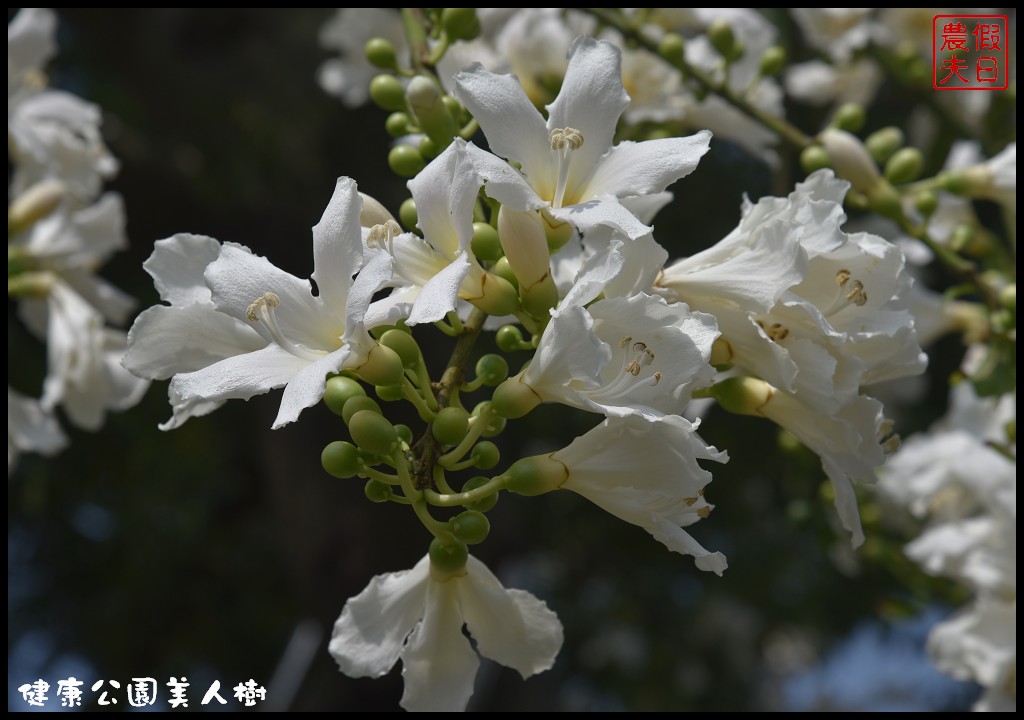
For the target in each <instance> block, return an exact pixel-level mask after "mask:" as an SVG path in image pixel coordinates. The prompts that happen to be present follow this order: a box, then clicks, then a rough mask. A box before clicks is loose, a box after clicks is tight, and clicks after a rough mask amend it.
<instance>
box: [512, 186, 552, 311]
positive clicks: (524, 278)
mask: <svg viewBox="0 0 1024 720" xmlns="http://www.w3.org/2000/svg"><path fill="white" fill-rule="evenodd" d="M498 234H499V236H500V238H501V249H502V250H504V251H505V258H506V259H507V260H508V262H509V265H510V266H511V268H512V271H513V272H514V273H515V275H516V277H517V278H518V279H519V289H520V290H528V289H530V288H532V287H533V285H534V284H536V283H540V282H542V281H543V280H544V279H545V278H548V277H550V274H551V261H550V257H549V252H548V240H547V235H546V234H545V232H544V224H543V223H542V222H541V220H540V215H539V214H538V213H537V212H533V211H526V212H523V211H519V210H510V209H509V208H508V206H507V205H502V207H501V210H499V211H498ZM556 302H557V300H556Z"/></svg>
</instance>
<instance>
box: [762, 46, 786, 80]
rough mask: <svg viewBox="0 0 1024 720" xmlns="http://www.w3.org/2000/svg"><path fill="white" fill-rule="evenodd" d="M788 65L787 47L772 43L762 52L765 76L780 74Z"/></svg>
mask: <svg viewBox="0 0 1024 720" xmlns="http://www.w3.org/2000/svg"><path fill="white" fill-rule="evenodd" d="M785 66H786V48H784V47H782V46H781V45H772V46H771V47H770V48H768V49H767V50H765V51H764V52H763V53H761V74H762V75H764V76H765V77H771V76H772V75H778V74H779V73H780V72H782V68H784V67H785Z"/></svg>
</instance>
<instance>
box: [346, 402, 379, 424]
mask: <svg viewBox="0 0 1024 720" xmlns="http://www.w3.org/2000/svg"><path fill="white" fill-rule="evenodd" d="M360 410H369V411H371V412H375V413H380V405H378V404H377V401H376V400H374V399H373V398H372V397H368V396H366V395H354V396H353V397H350V398H349V399H348V400H346V401H345V405H344V407H342V409H341V418H342V420H344V421H345V424H346V425H348V424H349V422H351V420H352V416H353V415H355V414H356V413H357V412H359V411H360Z"/></svg>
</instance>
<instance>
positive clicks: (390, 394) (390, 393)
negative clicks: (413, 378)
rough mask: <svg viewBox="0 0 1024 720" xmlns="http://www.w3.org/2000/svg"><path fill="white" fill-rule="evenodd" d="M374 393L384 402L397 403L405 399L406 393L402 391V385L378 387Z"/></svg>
mask: <svg viewBox="0 0 1024 720" xmlns="http://www.w3.org/2000/svg"><path fill="white" fill-rule="evenodd" d="M374 392H376V393H377V397H378V398H380V399H381V400H383V401H384V402H395V401H397V400H404V399H405V391H404V390H402V386H401V385H378V386H377V387H375V388H374Z"/></svg>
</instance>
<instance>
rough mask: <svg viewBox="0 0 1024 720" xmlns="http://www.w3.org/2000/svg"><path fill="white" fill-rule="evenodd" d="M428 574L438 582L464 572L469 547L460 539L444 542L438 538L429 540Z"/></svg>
mask: <svg viewBox="0 0 1024 720" xmlns="http://www.w3.org/2000/svg"><path fill="white" fill-rule="evenodd" d="M428 554H429V555H430V574H431V576H432V577H433V578H434V579H435V580H437V581H438V582H444V581H446V580H450V579H451V578H453V577H459V576H461V575H465V574H466V560H468V559H469V548H467V547H466V543H464V542H462V541H461V540H454V541H453V542H448V543H444V542H441V540H439V539H438V538H434V539H433V540H431V542H430V550H429V553H428Z"/></svg>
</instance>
